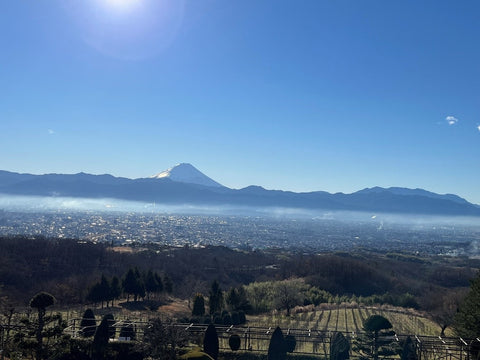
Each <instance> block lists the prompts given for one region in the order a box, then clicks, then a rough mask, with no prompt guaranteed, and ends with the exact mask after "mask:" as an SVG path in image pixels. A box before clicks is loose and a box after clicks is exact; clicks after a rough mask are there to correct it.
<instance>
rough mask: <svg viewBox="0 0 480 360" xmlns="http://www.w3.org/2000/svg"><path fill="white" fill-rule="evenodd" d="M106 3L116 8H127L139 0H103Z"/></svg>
mask: <svg viewBox="0 0 480 360" xmlns="http://www.w3.org/2000/svg"><path fill="white" fill-rule="evenodd" d="M104 1H105V2H106V4H107V5H108V6H110V7H112V8H115V9H118V10H129V9H131V8H133V7H134V6H135V5H136V4H138V3H139V2H140V0H104Z"/></svg>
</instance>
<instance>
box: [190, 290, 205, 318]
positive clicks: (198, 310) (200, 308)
mask: <svg viewBox="0 0 480 360" xmlns="http://www.w3.org/2000/svg"><path fill="white" fill-rule="evenodd" d="M192 315H193V316H203V315H205V299H204V298H203V295H202V294H196V295H195V298H194V299H193V309H192Z"/></svg>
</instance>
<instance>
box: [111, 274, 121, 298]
mask: <svg viewBox="0 0 480 360" xmlns="http://www.w3.org/2000/svg"><path fill="white" fill-rule="evenodd" d="M120 295H122V285H121V283H120V279H119V278H118V277H116V276H114V277H113V278H112V281H111V282H110V296H109V298H110V300H112V301H113V300H116V299H118V298H119V297H120Z"/></svg>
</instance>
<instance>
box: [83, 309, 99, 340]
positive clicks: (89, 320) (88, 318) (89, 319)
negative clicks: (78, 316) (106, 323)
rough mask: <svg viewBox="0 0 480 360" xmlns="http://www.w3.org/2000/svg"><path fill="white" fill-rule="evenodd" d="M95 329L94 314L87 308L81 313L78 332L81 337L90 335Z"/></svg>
mask: <svg viewBox="0 0 480 360" xmlns="http://www.w3.org/2000/svg"><path fill="white" fill-rule="evenodd" d="M96 329H97V322H96V321H95V315H94V314H93V310H92V309H87V310H85V312H84V313H83V316H82V320H81V321H80V334H81V335H82V336H83V337H91V336H93V335H94V334H95V330H96Z"/></svg>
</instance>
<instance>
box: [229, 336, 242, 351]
mask: <svg viewBox="0 0 480 360" xmlns="http://www.w3.org/2000/svg"><path fill="white" fill-rule="evenodd" d="M240 344H241V340H240V336H238V335H237V334H233V335H230V338H229V339H228V345H229V346H230V349H232V351H237V350H238V349H240Z"/></svg>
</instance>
